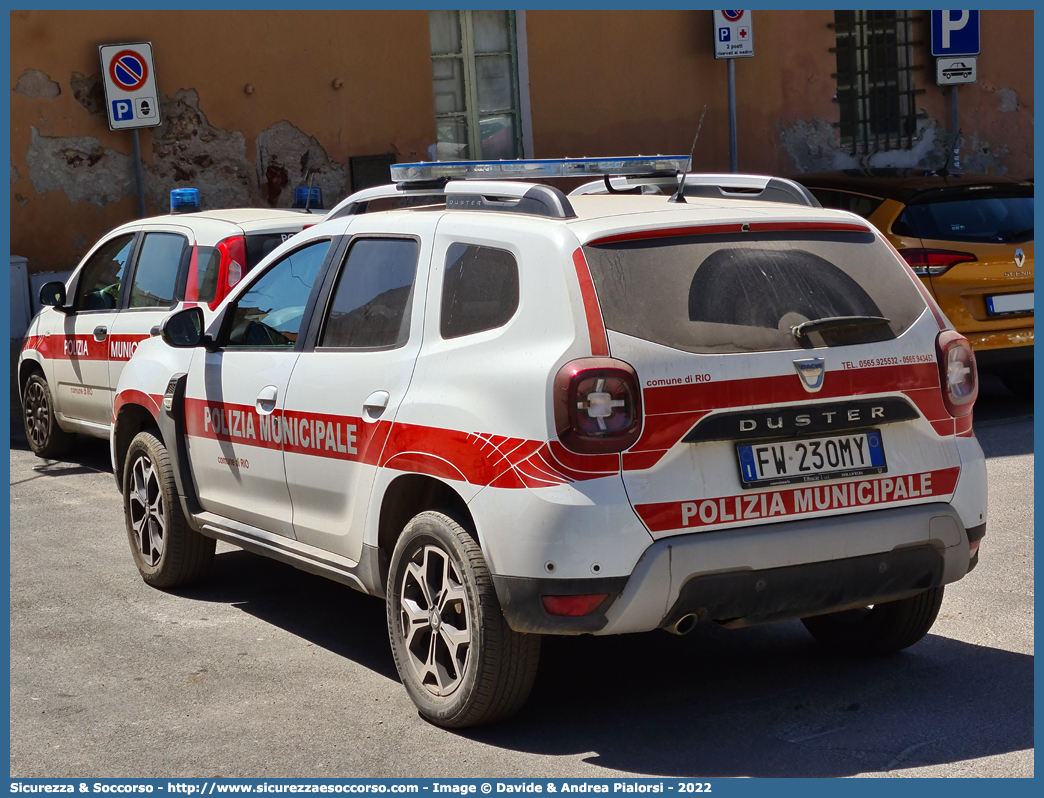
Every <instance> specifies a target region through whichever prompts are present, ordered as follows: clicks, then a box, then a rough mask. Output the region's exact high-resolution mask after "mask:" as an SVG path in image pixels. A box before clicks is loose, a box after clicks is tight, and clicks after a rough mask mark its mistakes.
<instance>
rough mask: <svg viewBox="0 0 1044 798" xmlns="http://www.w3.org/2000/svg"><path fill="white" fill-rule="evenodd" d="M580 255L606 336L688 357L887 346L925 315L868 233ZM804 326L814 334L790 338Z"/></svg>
mask: <svg viewBox="0 0 1044 798" xmlns="http://www.w3.org/2000/svg"><path fill="white" fill-rule="evenodd" d="M584 253H585V255H586V256H587V262H588V265H589V267H590V270H591V276H592V278H593V279H594V284H595V290H596V292H597V294H598V301H599V304H600V305H601V309H602V317H603V320H604V322H605V326H606V328H607V329H610V330H615V331H617V332H621V333H625V334H627V335H633V336H635V337H637V338H642V339H645V340H647V341H653V342H655V343H658V344H663V345H665V346H670V347H673V348H675V349H683V350H685V351H688V352H700V353H716V352H751V351H766V350H778V349H798V348H808V347H813V346H840V345H847V344H858V343H868V342H871V341H881V340H888V339H890V338H895V337H896V336H899V335H901V334H902V333H903V332H904V331H905V330H906V329H907V328H908V327H909V326H910V325H911V324H913V323H914V321H916V319H917V318H918V316H920V314H921V313H922V312H923V311H924V309H925V304H924V300H923V299H922V297H921V294H920V292H919V291H918V289H917V287H916V286H915V285H914V283H913V280H912V278H910V276H909V275H908V274H907V273H906V271H905V270H904V268H903V267H902V265H901V264H900V263H899V262H898V261H897V259H896V257H895V256H894V255H893V254H892V253H891V251H890V250H889V249H888V248H887V247H886V246H885V245H884V244H883V243H881V242H880V241H878V240H877V239H876V238H875V237H874V236H873V235H872V234H870V233H840V234H839V233H805V232H802V233H793V234H792V233H772V234H764V235H762V234H752V233H741V234H736V235H716V236H702V235H701V236H684V237H665V238H657V239H647V240H641V241H628V242H622V243H613V244H605V245H595V246H591V245H589V246H585V247H584ZM839 317H849V321H847V322H838V321H837V319H839ZM828 319H829V320H834V321H832V322H831V321H826V322H824V320H828ZM880 319H887V320H888V321H887V323H885V322H882V321H879V320H880ZM804 322H821V324H820V325H812V326H813V327H815V326H818V327H821V328H822V329H814V330H809V332H807V333H802V332H799V333H798V334H795V332H794V328H795V327H796V326H798V325H800V324H802V323H804ZM838 325H841V326H838ZM804 329H806V330H808V329H809V328H808V327H806V328H804Z"/></svg>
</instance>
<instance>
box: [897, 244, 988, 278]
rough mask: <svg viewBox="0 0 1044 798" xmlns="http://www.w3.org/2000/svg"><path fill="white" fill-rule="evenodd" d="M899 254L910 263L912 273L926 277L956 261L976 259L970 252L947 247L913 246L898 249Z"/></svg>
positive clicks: (935, 274) (947, 268)
mask: <svg viewBox="0 0 1044 798" xmlns="http://www.w3.org/2000/svg"><path fill="white" fill-rule="evenodd" d="M899 254H900V255H902V256H903V258H904V259H905V260H906V262H907V263H909V264H910V268H911V269H913V271H914V274H916V275H917V276H918V277H927V276H929V275H931V276H933V277H936V276H938V275H940V274H943V273H944V272H946V271H947V270H949V268H950V267H951V266H956V265H957V264H958V263H970V262H971V261H975V260H978V258H976V257H975V256H974V255H973V254H972V253H970V252H954V251H952V250H949V249H919V248H916V247H915V248H912V249H903V250H900V251H899Z"/></svg>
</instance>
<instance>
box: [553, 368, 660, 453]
mask: <svg viewBox="0 0 1044 798" xmlns="http://www.w3.org/2000/svg"><path fill="white" fill-rule="evenodd" d="M641 420H642V394H641V391H640V390H639V388H638V375H637V374H635V371H634V369H633V368H631V366H630V365H628V364H627V363H624V362H623V361H622V360H615V359H613V358H602V357H589V358H581V359H580V360H572V361H570V362H569V363H566V364H565V365H564V366H562V368H561V369H559V371H558V374H557V376H556V377H555V427H556V429H557V431H558V438H559V440H560V441H562V445H563V446H565V447H566V448H567V449H570V450H571V451H574V452H577V453H579V454H604V453H606V452H622V451H624V450H625V449H627V448H628V447H630V446H631V445H633V444H634V442H635V441H637V440H638V435H639V434H640V433H641V426H642V424H641Z"/></svg>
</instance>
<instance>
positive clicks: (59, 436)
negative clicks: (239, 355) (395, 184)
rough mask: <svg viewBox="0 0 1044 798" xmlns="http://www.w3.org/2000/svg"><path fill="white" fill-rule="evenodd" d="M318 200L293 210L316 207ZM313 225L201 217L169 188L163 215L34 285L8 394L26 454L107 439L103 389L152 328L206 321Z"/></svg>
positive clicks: (187, 192) (108, 395)
mask: <svg viewBox="0 0 1044 798" xmlns="http://www.w3.org/2000/svg"><path fill="white" fill-rule="evenodd" d="M303 189H304V190H305V191H309V189H308V187H303ZM318 191H319V189H318V188H312V189H311V190H310V192H311V193H309V195H308V196H307V197H305V198H303V202H298V203H296V204H298V205H301V206H302V207H303V206H304V204H309V203H311V204H313V205H314V204H319V205H320V206H321V204H322V200H321V196H322V195H321V193H319V194H316V193H315V192H318ZM299 199H300V198H299ZM316 221H318V219H317V218H316V217H314V216H313V217H309V216H307V215H304V214H303V213H301V212H300V211H287V210H269V209H261V208H240V209H232V210H207V211H201V209H200V198H199V191H198V190H197V189H175V190H174V191H172V192H171V214H170V215H169V216H157V217H152V218H150V219H142V220H138V221H134V222H130V223H128V224H125V225H121V226H120V227H117V228H116V229H115V230H113V231H112V232H110V233H108V234H107V235H106V236H104V237H103V238H102V239H101V240H100V241H99V242H98V243H97V244H95V246H94V247H93V248H92V249H91V251H90V252H88V253H87V256H86V257H85V258H84V259H83V260H82V261H81V262H80V264H79V266H77V268H76V270H75V271H74V272H73V274H72V276H71V277H70V278H69V282H68V284H62V283H59V282H53V283H47V284H46V285H45V286H43V288H42V289H41V290H40V304H41V305H43V306H44V307H43V309H42V310H41V311H40V313H39V314H37V316H36V318H34V319H33V321H32V323H31V324H30V325H29V329H28V331H27V332H26V337H25V340H24V341H23V345H22V352H21V355H20V356H19V359H18V387H19V395H20V396H21V398H22V410H23V417H24V419H25V433H26V437H27V438H28V441H29V446H30V448H31V449H32V450H33V452H35V453H36V454H37V455H38V456H40V457H57V456H59V455H61V454H63V453H64V452H66V451H67V450H68V449H69V447H70V446H71V444H72V443H73V441H74V433H77V432H78V433H82V434H85V435H92V436H95V437H99V438H108V437H109V425H110V423H111V421H112V396H113V389H114V388H115V387H116V383H117V382H118V381H119V379H120V374H121V373H122V371H123V367H124V365H125V364H126V362H127V361H128V360H129V359H130V356H131V355H132V354H133V353H134V350H135V349H136V348H137V346H138V344H139V342H141V341H142V340H144V339H145V338H148V337H149V333H150V331H151V330H152V328H153V327H155V326H156V325H157V324H159V323H160V322H161V321H162V320H163V319H164V318H166V316H167V315H169V313H170V311H171V310H172V309H176V308H179V307H184V306H187V305H198V306H199V307H201V308H202V309H203V310H204V311H205V314H207V315H209V314H211V313H212V311H213V309H214V308H216V307H217V306H218V304H219V303H220V302H221V300H222V299H223V298H224V296H225V295H226V294H227V293H228V291H229V289H230V288H232V286H234V285H236V283H238V282H239V280H240V279H241V278H242V277H243V275H244V274H246V273H247V272H248V271H249V270H250V269H251V268H252V267H253V266H254V265H255V264H257V263H258V262H259V261H260V260H261V259H262V258H263V257H264V256H265V255H267V254H268V253H269V252H271V251H272V250H273V249H275V247H276V246H278V245H279V244H281V243H283V241H285V240H286V239H287V238H289V237H290V236H292V235H294V234H295V233H299V232H300V231H301V230H302V229H304V228H305V227H307V226H309V224H314V223H315V222H316Z"/></svg>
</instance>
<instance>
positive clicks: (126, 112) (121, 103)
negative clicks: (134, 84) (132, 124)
mask: <svg viewBox="0 0 1044 798" xmlns="http://www.w3.org/2000/svg"><path fill="white" fill-rule="evenodd" d="M112 118H113V120H114V121H116V122H126V121H128V120H130V119H133V118H134V106H133V105H131V101H130V100H113V101H112Z"/></svg>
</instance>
